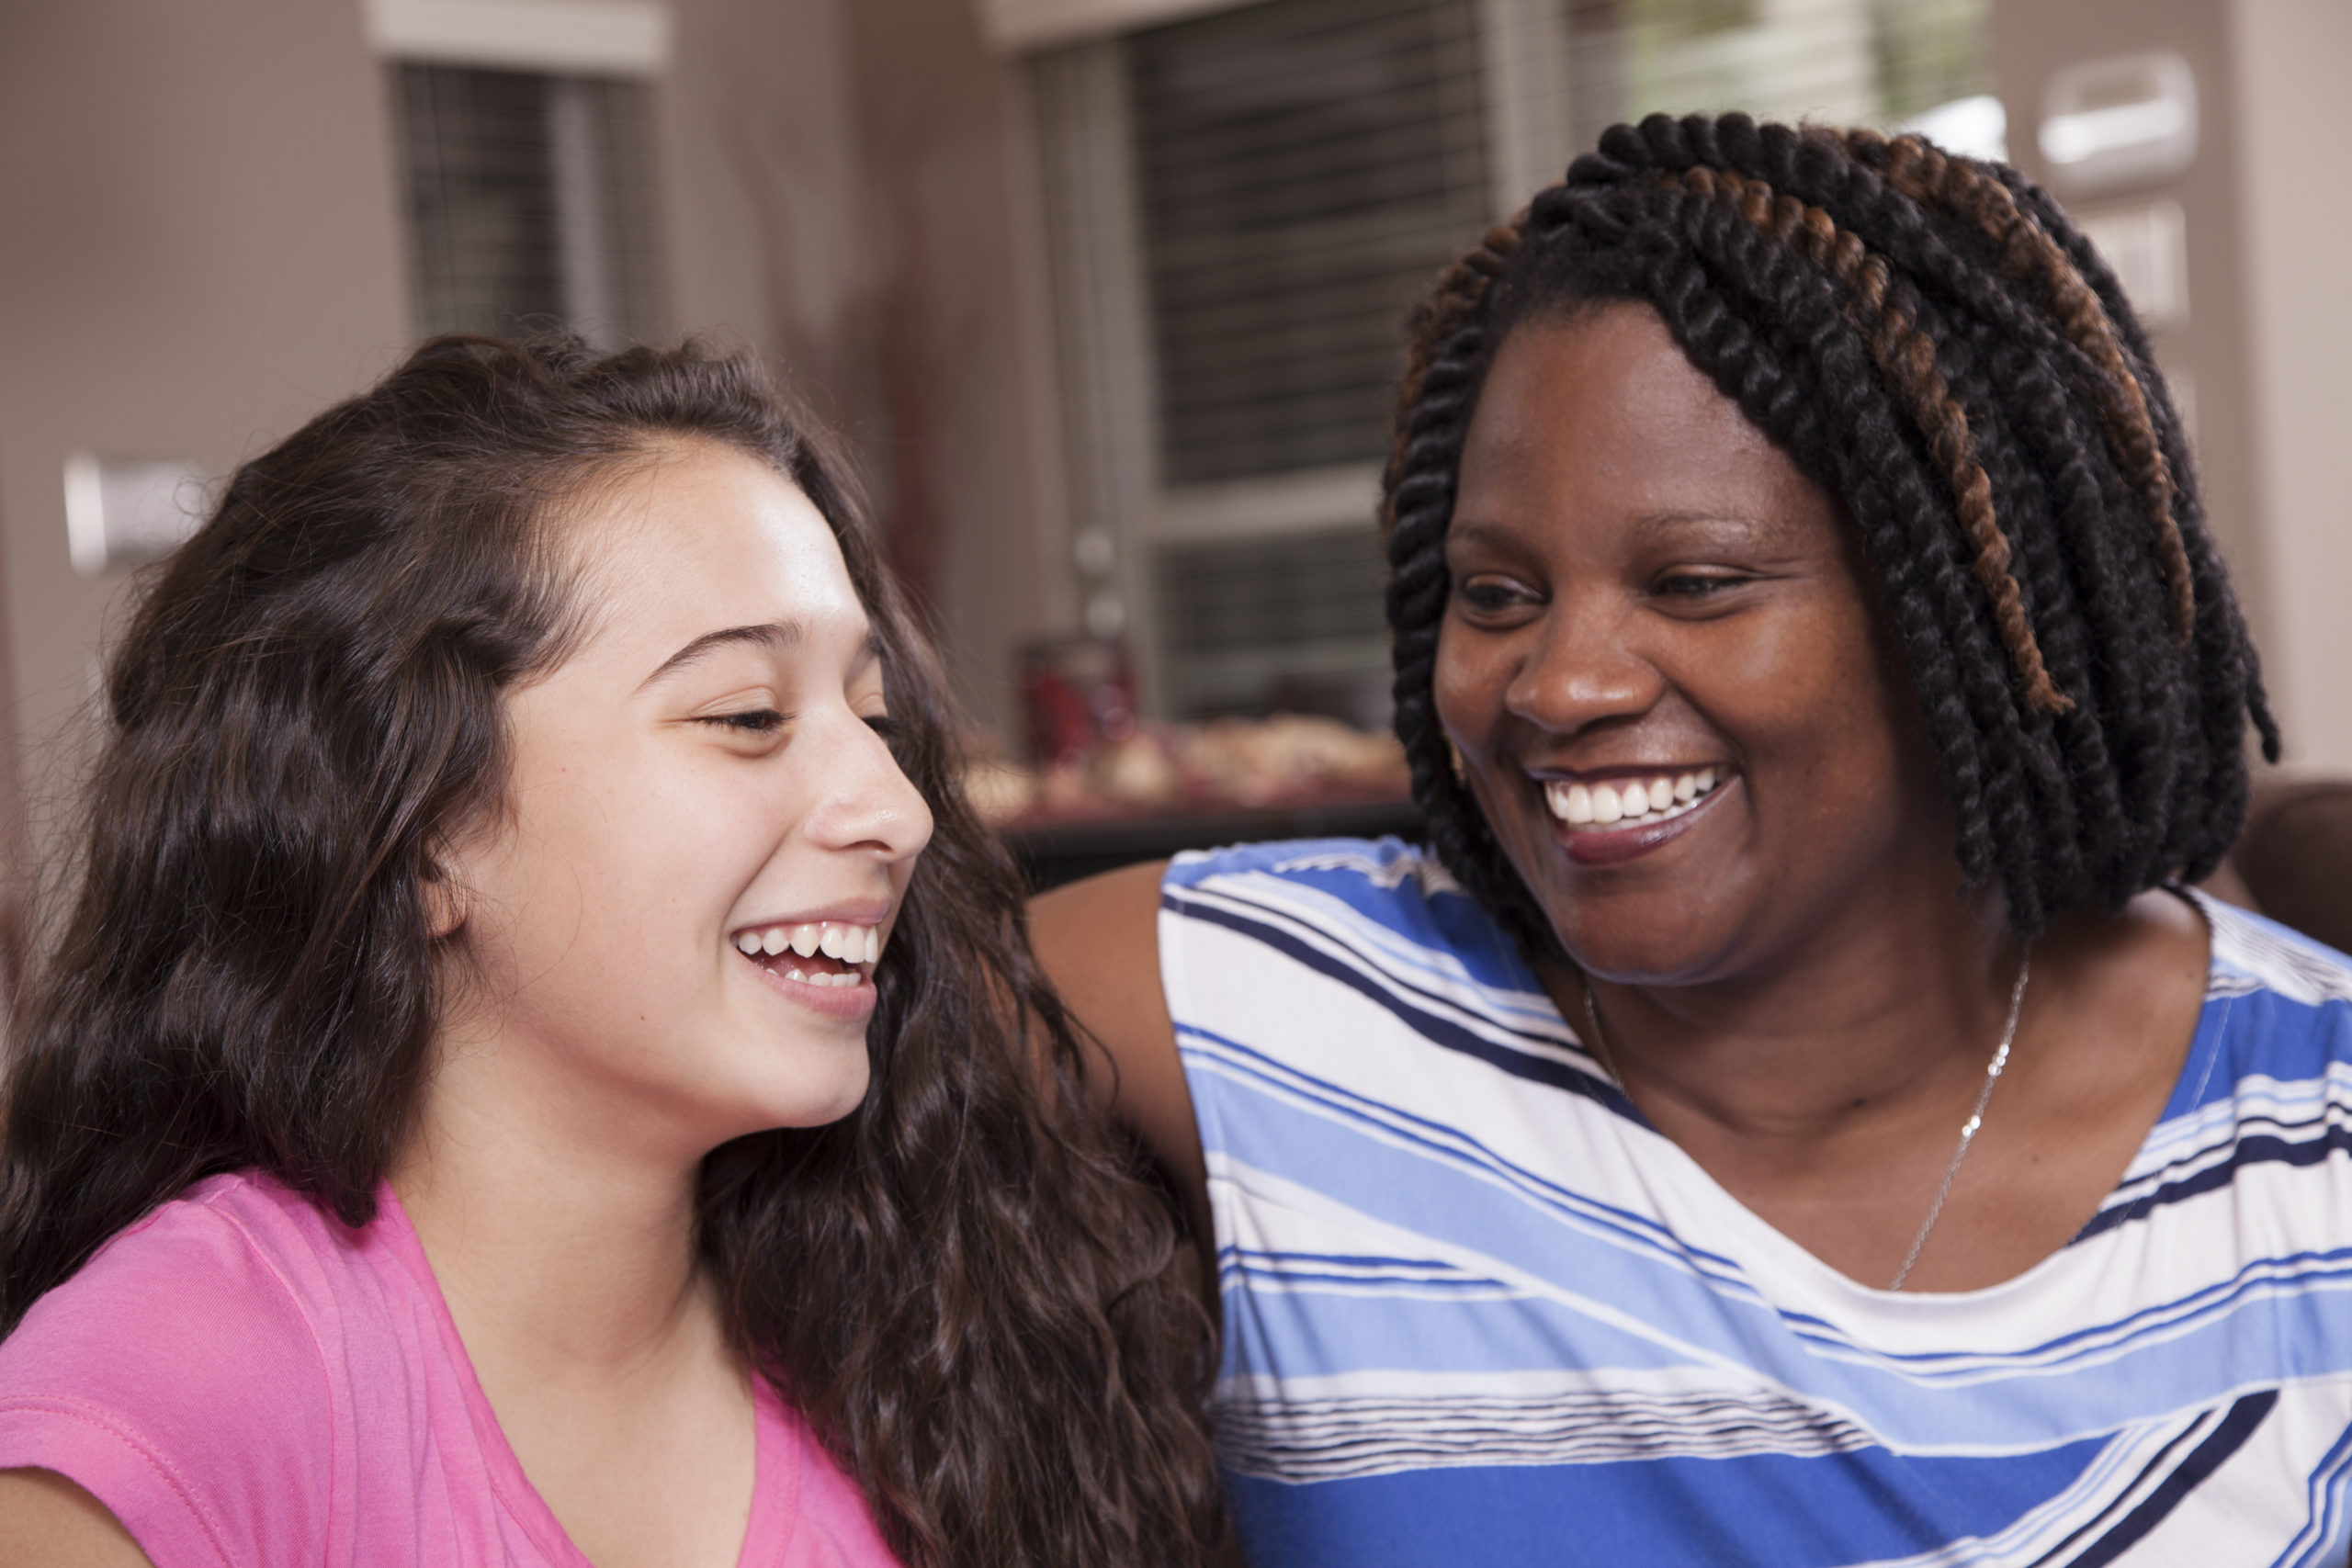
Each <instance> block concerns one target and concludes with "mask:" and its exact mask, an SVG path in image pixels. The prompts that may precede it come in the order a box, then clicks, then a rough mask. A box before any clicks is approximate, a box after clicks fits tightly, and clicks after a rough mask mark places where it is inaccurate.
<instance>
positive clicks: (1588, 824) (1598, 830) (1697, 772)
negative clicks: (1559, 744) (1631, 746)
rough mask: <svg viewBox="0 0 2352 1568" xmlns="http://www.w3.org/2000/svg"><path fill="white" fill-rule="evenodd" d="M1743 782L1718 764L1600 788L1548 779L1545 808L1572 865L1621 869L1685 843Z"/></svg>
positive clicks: (1605, 782) (1638, 777)
mask: <svg viewBox="0 0 2352 1568" xmlns="http://www.w3.org/2000/svg"><path fill="white" fill-rule="evenodd" d="M1738 777H1739V774H1738V773H1736V771H1735V770H1733V769H1732V768H1731V767H1729V766H1728V765H1725V764H1722V763H1716V764H1713V765H1710V766H1707V767H1703V768H1690V769H1680V770H1676V769H1665V770H1661V771H1660V772H1658V773H1650V774H1646V775H1645V774H1635V775H1634V776H1632V777H1620V778H1616V779H1611V780H1602V781H1598V782H1589V781H1586V780H1580V779H1546V780H1544V781H1543V783H1544V805H1545V807H1547V808H1548V809H1549V810H1550V812H1551V814H1552V818H1553V820H1554V821H1555V822H1556V823H1558V824H1559V825H1560V829H1562V831H1561V832H1560V835H1559V837H1560V842H1561V844H1562V846H1563V847H1564V848H1565V849H1566V851H1567V852H1568V858H1569V859H1571V860H1574V861H1578V862H1581V863H1584V864H1587V865H1615V864H1619V863H1623V862H1625V861H1629V860H1634V859H1635V858H1637V857H1639V856H1642V855H1645V854H1647V853H1649V852H1651V851H1652V850H1655V849H1658V848H1660V847H1662V846H1664V845H1665V844H1667V843H1668V842H1670V841H1672V840H1675V839H1678V838H1679V837H1681V836H1682V834H1683V832H1684V830H1685V829H1688V828H1690V827H1691V824H1692V823H1693V822H1695V821H1696V820H1697V819H1698V818H1699V817H1700V816H1701V815H1702V814H1704V812H1705V810H1706V808H1707V807H1712V806H1713V805H1714V804H1715V803H1716V802H1717V801H1718V800H1720V799H1722V798H1723V796H1724V794H1725V793H1727V790H1728V786H1729V785H1730V784H1732V783H1733V781H1735V780H1736V779H1737V778H1738Z"/></svg>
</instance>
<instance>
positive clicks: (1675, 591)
mask: <svg viewBox="0 0 2352 1568" xmlns="http://www.w3.org/2000/svg"><path fill="white" fill-rule="evenodd" d="M1747 581H1752V580H1751V579H1749V578H1746V577H1741V576H1737V575H1736V574H1734V573H1730V572H1702V571H1677V572H1670V573H1668V575H1667V576H1664V577H1661V578H1659V579H1658V580H1657V581H1656V582H1654V583H1652V584H1651V586H1650V592H1653V593H1656V594H1657V595H1658V596H1659V597H1660V598H1664V599H1707V598H1712V597H1713V596H1714V595H1715V594H1718V593H1721V592H1724V590H1725V589H1729V588H1737V587H1738V586H1740V585H1741V584H1742V583H1745V582H1747Z"/></svg>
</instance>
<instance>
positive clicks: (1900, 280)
mask: <svg viewBox="0 0 2352 1568" xmlns="http://www.w3.org/2000/svg"><path fill="white" fill-rule="evenodd" d="M1385 494H1386V500H1385V511H1384V516H1383V523H1384V526H1385V532H1386V537H1387V542H1388V547H1389V560H1390V565H1391V569H1392V575H1391V580H1390V585H1389V592H1388V612H1389V620H1390V626H1391V628H1392V632H1393V635H1394V645H1393V646H1394V655H1395V663H1396V673H1397V681H1396V694H1397V729H1398V734H1399V736H1400V738H1401V739H1403V741H1404V743H1405V746H1406V749H1407V751H1408V755H1409V757H1410V758H1411V760H1412V763H1413V767H1414V787H1415V795H1416V796H1417V798H1418V800H1419V804H1420V806H1421V808H1422V812H1423V816H1424V818H1425V820H1426V823H1427V826H1428V829H1429V839H1430V848H1429V849H1428V850H1426V851H1424V850H1422V849H1419V848H1417V847H1413V846H1408V845H1405V844H1401V843H1397V842H1396V841H1393V840H1391V841H1384V842H1381V843H1364V842H1353V841H1344V840H1340V841H1327V842H1316V843H1302V844H1275V845H1261V846H1255V847H1248V848H1242V849H1238V850H1229V851H1224V852H1217V853H1215V854H1207V855H1194V856H1187V857H1183V858H1182V859H1179V860H1178V861H1177V862H1175V863H1173V864H1172V865H1170V866H1166V867H1147V868H1143V869H1142V870H1140V871H1138V872H1136V873H1130V874H1114V876H1113V877H1111V878H1106V879H1103V880H1101V881H1098V882H1096V883H1093V884H1081V885H1079V886H1073V887H1071V888H1068V889H1064V890H1061V891H1058V892H1057V893H1055V894H1052V895H1049V896H1047V897H1046V898H1044V899H1042V900H1040V901H1039V903H1038V905H1037V907H1036V911H1035V917H1036V929H1037V933H1038V941H1039V951H1040V953H1041V955H1042V956H1043V957H1044V958H1045V960H1046V964H1047V966H1048V968H1049V969H1050V970H1051V971H1052V972H1053V974H1054V975H1055V976H1056V978H1057V981H1058V982H1059V983H1060V984H1061V985H1062V987H1063V988H1064V991H1065V994H1066V995H1067V996H1068V997H1069V1001H1070V1005H1071V1007H1072V1010H1073V1011H1074V1012H1075V1014H1076V1015H1077V1016H1078V1017H1079V1019H1080V1021H1082V1022H1083V1023H1085V1024H1086V1025H1087V1026H1088V1027H1089V1028H1090V1029H1091V1031H1092V1032H1094V1033H1095V1034H1096V1035H1097V1036H1098V1037H1100V1038H1101V1040H1102V1041H1103V1043H1104V1045H1105V1046H1106V1047H1107V1048H1108V1049H1109V1051H1110V1052H1111V1054H1112V1055H1114V1057H1116V1058H1117V1059H1118V1060H1119V1063H1120V1066H1121V1069H1122V1071H1121V1075H1120V1077H1119V1079H1118V1098H1119V1103H1120V1106H1121V1108H1122V1110H1123V1111H1124V1113H1125V1115H1126V1116H1127V1117H1128V1118H1129V1120H1130V1121H1131V1122H1133V1123H1134V1124H1135V1125H1136V1128H1137V1129H1138V1130H1139V1131H1140V1132H1141V1133H1142V1134H1143V1135H1144V1136H1145V1137H1146V1138H1147V1139H1148V1140H1149V1141H1150V1142H1151V1144H1152V1145H1154V1146H1155V1147H1156V1148H1157V1149H1158V1150H1159V1153H1160V1154H1161V1156H1163V1158H1164V1159H1165V1160H1166V1161H1167V1162H1168V1164H1169V1165H1170V1168H1172V1169H1174V1170H1176V1171H1178V1172H1180V1173H1182V1176H1183V1178H1184V1179H1185V1188H1186V1190H1187V1193H1188V1196H1189V1198H1190V1201H1191V1202H1192V1205H1193V1218H1194V1224H1195V1228H1196V1231H1197V1234H1198V1235H1200V1236H1201V1237H1202V1238H1203V1240H1204V1243H1206V1244H1209V1245H1212V1246H1213V1248H1214V1254H1215V1263H1216V1269H1215V1277H1216V1279H1217V1280H1219V1282H1220V1303H1219V1304H1220V1306H1221V1308H1222V1312H1223V1317H1224V1328H1225V1336H1224V1365H1223V1369H1222V1376H1221V1380H1220V1388H1219V1393H1218V1401H1217V1403H1218V1411H1217V1424H1216V1430H1217V1434H1218V1440H1219V1443H1220V1446H1221V1448H1222V1450H1223V1457H1224V1460H1225V1462H1226V1465H1227V1470H1228V1472H1229V1480H1230V1489H1231V1496H1232V1498H1233V1500H1234V1503H1235V1506H1236V1511H1237V1514H1238V1519H1239V1522H1240V1526H1241V1533H1242V1537H1243V1540H1244V1544H1245V1546H1246V1547H1247V1548H1248V1549H1249V1551H1250V1559H1251V1561H1252V1562H1255V1563H1257V1564H1259V1568H1276V1565H1281V1564H1309V1563H1311V1564H1324V1563H1329V1564H1333V1565H1335V1568H1336V1565H1338V1564H1343V1563H1344V1564H1356V1563H1362V1562H1375V1561H1376V1562H1387V1563H1429V1564H1432V1565H1434V1564H1438V1563H1448V1564H1450V1563H1454V1562H1481V1563H1497V1564H1510V1563H1526V1564H1536V1563H1551V1562H1558V1561H1562V1560H1563V1559H1564V1558H1565V1557H1573V1558H1575V1559H1576V1560H1577V1561H1592V1562H1678V1563H1680V1562H1688V1563H1717V1562H1744V1563H1761V1564H1786V1565H1788V1568H1831V1565H1838V1564H1859V1563H1865V1562H1872V1563H1883V1562H1911V1563H1919V1564H1927V1563H1948V1564H1957V1563H2002V1564H2018V1565H2019V1568H2023V1565H2025V1564H2029V1563H2031V1564H2047V1565H2052V1568H2055V1565H2057V1564H2062V1563H2066V1564H2079V1565H2083V1568H2088V1565H2090V1564H2095V1563H2108V1562H2146V1563H2165V1564H2169V1563H2180V1562H2198V1563H2209V1562H2248V1563H2264V1564H2284V1563H2319V1562H2343V1561H2344V1558H2345V1554H2346V1551H2347V1548H2352V1523H2347V1515H2346V1485H2347V1477H2352V1320H2347V1319H2346V1314H2343V1313H2342V1312H2341V1311H2339V1310H2337V1308H2336V1306H2335V1304H2334V1303H2335V1301H2336V1300H2337V1299H2338V1296H2339V1293H2340V1292H2341V1291H2342V1289H2343V1288H2344V1284H2345V1280H2346V1258H2347V1256H2352V1154H2348V1153H2347V1145H2346V1139H2345V1135H2344V1132H2343V1129H2344V1128H2345V1127H2346V1125H2347V1123H2352V1091H2347V1087H2346V1086H2352V962H2347V960H2346V958H2345V957H2344V956H2343V955H2341V954H2337V953H2331V952H2328V951H2327V950H2325V949H2322V948H2318V947H2315V946H2313V945H2312V944H2310V943H2308V942H2304V941H2302V940H2301V939H2299V938H2297V937H2294V936H2293V935H2291V934H2290V933H2288V932H2286V931H2283V930H2281V929H2279V928H2278V927H2275V926H2272V925H2269V924H2267V922H2265V921H2262V920H2260V919H2256V918H2255V917H2252V916H2249V915H2245V914H2244V913H2241V912H2239V911H2235V910H2233V909H2229V908H2225V907H2222V906H2219V905H2216V904H2213V903H2211V902H2210V901H2208V900H2206V899H2204V898H2203V897H2200V896H2199V895H2198V894H2197V893H2195V892H2194V891H2193V890H2192V889H2191V888H2190V887H2189V886H2188V884H2190V883H2193V882H2194V881H2195V880H2196V879H2198V878H2199V877H2201V876H2203V875H2205V874H2207V873H2209V872H2210V871H2211V869H2212V868H2213V866H2214V864H2215V863H2216V862H2217V861H2218V860H2219V858H2220V857H2221V855H2222V852H2224V851H2225V850H2226V849H2227V847H2228V845H2229V843H2230V841H2231V840H2232V838H2233V836H2234V835H2235V833H2236V831H2237V828H2238V824H2239V821H2240V818H2241V817H2242V815H2243V813H2244V809H2245V795H2246V766H2247V765H2246V757H2245V745H2246V730H2247V728H2248V723H2249V720H2251V722H2252V725H2253V727H2254V728H2255V729H2256V731H2257V732H2258V733H2259V735H2260V736H2261V738H2262V741H2263V744H2264V746H2265V747H2266V749H2267V750H2268V751H2269V752H2270V753H2271V755H2272V756H2273V757H2274V758H2275V756H2276V753H2277V745H2278V738H2277V734H2276V731H2275V729H2274V728H2273V727H2272V725H2271V723H2270V719H2269V716H2268V713H2267V708H2266V705H2265V703H2264V700H2263V696H2262V691H2261V686H2260V682H2259V680H2258V678H2257V675H2256V660H2255V655H2254V651H2253V649H2252V647H2251V645H2250V643H2249V641H2248V639H2247V637H2246V633H2245V626H2244V625H2243V623H2242V622H2241V620H2240V618H2239V615H2238V612H2237V609H2236V606H2235V604H2234V603H2233V599H2232V596H2231V592H2230V587H2229V583H2228V581H2227V579H2226V577H2225V575H2224V573H2223V571H2222V564H2221V561H2220V558H2219V557H2218V555H2217V553H2216V552H2215V550H2214V547H2213V545H2212V542H2211V537H2210V536H2208V535H2207V533H2206V531H2205V529H2204V526H2203V516H2202V512H2201V509H2200V505H2199V499H2198V494H2197V488H2196V483H2195V475H2194V471H2193V468H2191V466H2190V464H2189V461H2188V451H2187V448H2186V446H2185V444H2184V443H2183V440H2182V437H2181V430H2180V425H2179V422H2178V420H2177V418H2176V417H2175V415H2174V413H2173V411H2172V409H2171V406H2170V403H2169V401H2168V400H2167V398H2166V396H2165V389H2164V386H2163V383H2162V381H2161V379H2160V378H2158V377H2157V376H2156V374H2155V372H2154V369H2153V367H2152V361H2151V360H2150V358H2149V355H2148V346H2147V343H2146V340H2145V338H2144V336H2143V334H2142V333H2141V331H2140V329H2139V327H2138V325H2137V323H2136V322H2135V321H2134V320H2133V318H2132V316H2131V310H2130V307H2129V306H2128V305H2127V304H2126V303H2125V301H2124V299H2122V296H2121V295H2120V292H2119V291H2118V289H2117V288H2116V286H2115V282H2114V279H2113V278H2112V276H2110V275H2109V273H2108V271H2107V269H2106V268H2105V266H2104V265H2101V264H2100V263H2099V261H2098V258H2097V256H2096V255H2095V254H2094V253H2093V252H2092V251H2091V249H2090V247H2089V246H2088V245H2087V244H2086V243H2085V242H2084V241H2083V239H2082V237H2081V235H2080V234H2079V233H2077V232H2076V231H2075V229H2074V227H2073V226H2072V224H2071V223H2069V221H2068V220H2067V219H2066V217H2065V215H2064V213H2063V212H2061V211H2060V210H2059V209H2058V208H2057V206H2056V205H2055V204H2054V203H2052V201H2051V200H2050V198H2049V197H2047V196H2045V195H2044V194H2043V193H2042V192H2041V191H2040V190H2039V189H2037V188H2036V187H2035V186H2032V185H2031V184H2030V183H2029V182H2028V181H2026V180H2025V179H2024V178H2023V177H2022V176H2020V175H2018V174H2017V173H2016V171H2014V170H2011V169H2007V168H2004V167H2002V166H2000V165H1997V164H1980V163H1976V162H1973V161H1970V160H1966V159H1961V158H1956V157H1951V156H1948V155H1947V154H1945V153H1943V152H1940V151H1939V150H1938V149H1936V148H1934V147H1933V146H1931V145H1929V144H1928V143H1927V142H1925V141H1921V140H1919V139H1918V138H1917V137H1905V138H1901V139H1897V140H1895V141H1888V140H1885V139H1884V138H1882V137H1880V136H1878V135H1876V134H1874V133H1871V132H1865V131H1853V132H1843V131H1836V130H1826V129H1811V130H1792V129H1790V128H1786V127H1777V126H1758V125H1756V124H1754V123H1752V122H1750V121H1748V120H1747V119H1746V118H1742V117H1738V116H1730V117H1726V118H1723V119H1720V120H1708V119H1702V118H1692V119H1686V120H1672V119H1668V118H1664V117H1656V118H1652V119H1650V120H1647V121H1645V122H1644V123H1643V124H1642V125H1641V126H1639V127H1632V126H1620V127H1618V128H1616V129H1615V130H1611V132H1610V133H1609V134H1608V135H1607V136H1606V137H1604V138H1603V139H1602V142H1601V146H1600V151H1599V152H1598V153H1596V154H1594V155H1591V156H1588V157H1586V158H1583V159H1580V160H1578V162H1577V164H1575V166H1574V167H1573V168H1572V169H1571V170H1570V171H1569V174H1568V177H1567V179H1566V181H1565V182H1564V183H1562V184H1561V185H1558V186H1553V187H1552V188H1550V189H1548V190H1546V191H1544V192H1543V193H1541V194H1540V195H1539V196H1538V197H1536V198H1535V200H1534V202H1533V203H1532V206H1531V207H1530V209H1528V210H1527V211H1526V212H1524V213H1522V214H1521V216H1520V218H1519V219H1518V220H1516V221H1514V222H1513V223H1511V224H1510V225H1508V226H1506V227H1504V228H1501V229H1498V230H1497V231H1494V232H1493V233H1492V234H1490V235H1489V236H1488V237H1487V240H1486V241H1485V242H1484V243H1482V244H1481V245H1480V246H1479V247H1478V248H1477V249H1476V250H1475V251H1474V252H1472V253H1471V254H1469V255H1467V256H1465V257H1464V258H1463V259H1462V260H1461V261H1460V262H1459V263H1458V264H1456V265H1454V266H1453V268H1451V269H1449V271H1448V272H1447V273H1446V274H1445V275H1444V276H1442V278H1441V279H1440V280H1439V281H1438V283H1437V286H1436V288H1435V289H1434V290H1433V291H1432V294H1431V296H1430V300H1429V302H1428V304H1427V305H1426V306H1425V307H1424V309H1423V310H1421V312H1420V313H1419V316H1418V317H1417V319H1416V321H1415V323H1414V330H1413V336H1412V342H1411V344H1410V347H1409V350H1408V359H1407V371H1406V376H1405V379H1404V385H1403V388H1402V389H1401V393H1400V397H1399V400H1398V413H1397V436H1396V443H1395V446H1394V448H1393V455H1392V458H1391V462H1390V465H1389V469H1388V475H1387V483H1386V492H1385Z"/></svg>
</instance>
